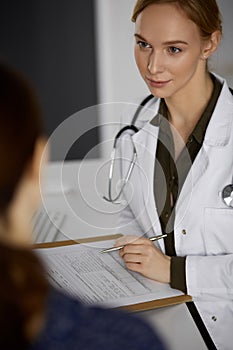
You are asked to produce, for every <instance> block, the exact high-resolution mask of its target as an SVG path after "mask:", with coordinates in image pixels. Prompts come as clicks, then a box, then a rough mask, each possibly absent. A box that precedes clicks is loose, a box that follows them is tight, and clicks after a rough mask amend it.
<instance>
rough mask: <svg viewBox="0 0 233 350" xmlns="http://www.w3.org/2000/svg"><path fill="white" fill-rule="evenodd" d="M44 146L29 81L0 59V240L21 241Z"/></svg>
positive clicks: (37, 196)
mask: <svg viewBox="0 0 233 350" xmlns="http://www.w3.org/2000/svg"><path fill="white" fill-rule="evenodd" d="M44 146H45V137H44V132H43V126H42V121H41V116H40V108H39V105H38V102H37V98H36V96H35V93H34V91H33V89H32V87H31V86H30V84H29V82H28V81H26V79H25V78H24V77H23V76H21V75H20V74H19V73H18V72H16V71H14V70H13V69H12V68H9V67H8V66H6V65H5V64H3V63H0V164H1V171H0V240H7V241H8V242H10V243H16V244H25V243H27V242H28V240H29V237H30V234H31V226H30V222H31V216H32V215H33V212H34V211H35V209H36V208H37V206H38V204H39V202H40V191H39V168H40V161H41V156H42V153H43V149H44Z"/></svg>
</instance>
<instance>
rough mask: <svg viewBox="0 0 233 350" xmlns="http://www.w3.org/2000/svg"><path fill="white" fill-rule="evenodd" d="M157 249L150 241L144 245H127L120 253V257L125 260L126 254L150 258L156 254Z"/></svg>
mask: <svg viewBox="0 0 233 350" xmlns="http://www.w3.org/2000/svg"><path fill="white" fill-rule="evenodd" d="M156 249H158V248H156V247H155V246H154V244H153V243H152V242H151V241H149V243H147V242H146V244H145V243H143V244H127V245H126V246H124V248H122V249H121V250H120V251H119V255H120V256H121V257H122V258H123V257H124V255H125V254H138V255H139V254H140V255H144V256H150V255H152V254H154V253H155V251H156Z"/></svg>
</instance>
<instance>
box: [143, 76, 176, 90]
mask: <svg viewBox="0 0 233 350" xmlns="http://www.w3.org/2000/svg"><path fill="white" fill-rule="evenodd" d="M146 80H147V82H148V83H149V85H150V86H151V87H154V88H162V87H164V86H166V85H168V84H169V83H170V82H171V80H152V79H149V78H147V77H146Z"/></svg>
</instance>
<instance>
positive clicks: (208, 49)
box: [201, 30, 222, 60]
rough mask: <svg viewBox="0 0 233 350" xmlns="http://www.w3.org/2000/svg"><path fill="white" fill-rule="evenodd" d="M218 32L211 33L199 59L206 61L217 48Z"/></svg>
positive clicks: (219, 39)
mask: <svg viewBox="0 0 233 350" xmlns="http://www.w3.org/2000/svg"><path fill="white" fill-rule="evenodd" d="M221 37H222V35H221V33H220V31H219V30H216V31H215V32H213V33H212V34H211V36H210V38H209V39H208V40H205V41H204V43H203V47H202V53H201V59H203V60H207V59H208V58H209V57H210V56H211V55H212V54H213V53H214V52H215V51H216V50H217V48H218V47H219V44H220V41H221Z"/></svg>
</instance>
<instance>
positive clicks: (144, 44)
mask: <svg viewBox="0 0 233 350" xmlns="http://www.w3.org/2000/svg"><path fill="white" fill-rule="evenodd" d="M137 45H138V46H139V47H140V48H141V49H150V48H151V45H150V44H148V43H147V42H145V41H142V40H138V41H137Z"/></svg>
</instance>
